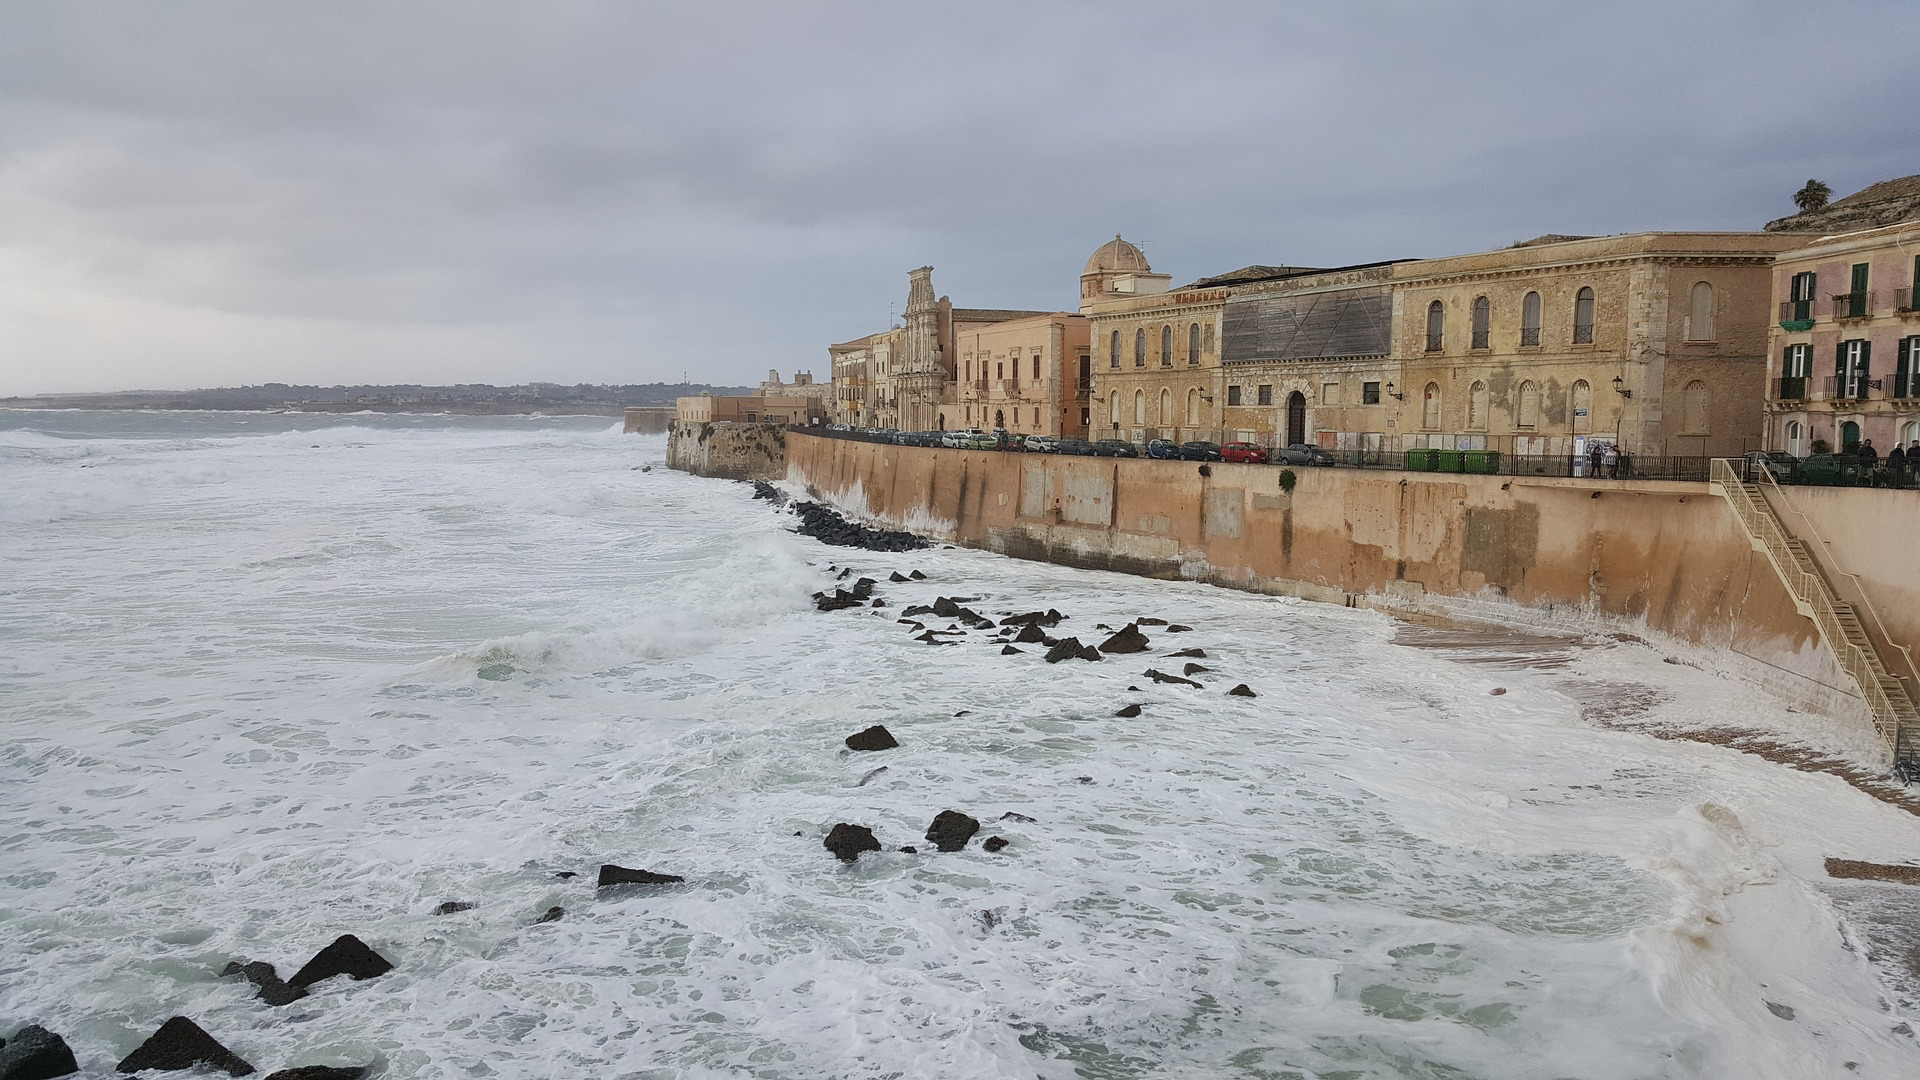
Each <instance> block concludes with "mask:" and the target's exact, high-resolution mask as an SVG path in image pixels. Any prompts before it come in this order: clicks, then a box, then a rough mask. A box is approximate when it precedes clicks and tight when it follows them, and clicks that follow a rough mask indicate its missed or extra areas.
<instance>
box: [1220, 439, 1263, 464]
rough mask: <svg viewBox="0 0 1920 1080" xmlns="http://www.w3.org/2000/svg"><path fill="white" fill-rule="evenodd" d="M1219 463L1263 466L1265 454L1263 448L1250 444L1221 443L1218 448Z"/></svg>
mask: <svg viewBox="0 0 1920 1080" xmlns="http://www.w3.org/2000/svg"><path fill="white" fill-rule="evenodd" d="M1220 460H1221V461H1244V462H1246V463H1247V464H1249V465H1265V464H1266V463H1267V452H1266V450H1265V449H1264V448H1262V447H1258V446H1255V445H1254V444H1252V443H1250V442H1230V443H1223V444H1222V445H1221V447H1220Z"/></svg>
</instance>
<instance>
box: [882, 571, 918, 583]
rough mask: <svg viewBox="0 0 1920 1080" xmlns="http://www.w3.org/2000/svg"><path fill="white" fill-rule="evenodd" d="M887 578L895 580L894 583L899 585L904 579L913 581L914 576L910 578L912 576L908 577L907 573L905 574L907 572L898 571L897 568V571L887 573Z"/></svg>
mask: <svg viewBox="0 0 1920 1080" xmlns="http://www.w3.org/2000/svg"><path fill="white" fill-rule="evenodd" d="M887 580H888V581H891V582H893V583H894V584H896V585H898V584H899V583H901V582H903V581H912V580H913V579H912V578H910V577H908V576H907V575H905V574H903V573H901V572H900V571H898V570H895V571H894V572H893V573H891V574H888V575H887Z"/></svg>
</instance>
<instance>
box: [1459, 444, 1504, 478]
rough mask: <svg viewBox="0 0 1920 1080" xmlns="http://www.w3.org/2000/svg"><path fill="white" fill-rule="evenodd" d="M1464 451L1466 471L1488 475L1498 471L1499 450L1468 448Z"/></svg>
mask: <svg viewBox="0 0 1920 1080" xmlns="http://www.w3.org/2000/svg"><path fill="white" fill-rule="evenodd" d="M1465 453H1466V457H1465V466H1466V471H1467V472H1470V473H1480V474H1483V475H1488V476H1490V475H1492V474H1494V473H1497V472H1499V471H1500V451H1498V450H1468V451H1466V452H1465Z"/></svg>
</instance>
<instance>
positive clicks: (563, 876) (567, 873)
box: [553, 870, 580, 881]
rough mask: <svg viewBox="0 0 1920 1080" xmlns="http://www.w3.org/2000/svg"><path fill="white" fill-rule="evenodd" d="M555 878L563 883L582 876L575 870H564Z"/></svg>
mask: <svg viewBox="0 0 1920 1080" xmlns="http://www.w3.org/2000/svg"><path fill="white" fill-rule="evenodd" d="M553 876H554V877H557V878H559V879H560V880H562V881H565V880H567V879H568V878H577V877H579V876H580V874H579V872H578V871H575V870H562V871H560V872H559V873H557V874H555V875H553Z"/></svg>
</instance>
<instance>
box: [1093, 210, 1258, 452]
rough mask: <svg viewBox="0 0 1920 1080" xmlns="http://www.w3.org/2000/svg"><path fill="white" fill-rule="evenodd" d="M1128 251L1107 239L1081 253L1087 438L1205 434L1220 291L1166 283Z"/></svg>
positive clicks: (1216, 361) (1211, 428)
mask: <svg viewBox="0 0 1920 1080" xmlns="http://www.w3.org/2000/svg"><path fill="white" fill-rule="evenodd" d="M1171 280H1172V279H1171V278H1170V277H1169V276H1168V275H1166V274H1156V273H1154V272H1153V269H1152V267H1151V266H1149V265H1148V263H1147V257H1146V255H1145V254H1144V253H1142V252H1141V250H1140V249H1139V248H1138V247H1135V246H1134V245H1132V244H1130V243H1128V242H1127V241H1125V240H1123V239H1121V238H1120V237H1118V236H1116V237H1114V238H1113V239H1112V240H1110V241H1108V242H1107V243H1106V244H1103V245H1101V247H1100V248H1099V249H1098V250H1096V251H1095V252H1094V253H1093V255H1092V256H1091V257H1090V258H1088V259H1087V265H1086V269H1085V270H1084V271H1083V272H1082V273H1081V275H1080V311H1081V313H1082V314H1084V315H1085V316H1086V317H1087V321H1088V331H1089V336H1090V339H1091V340H1090V348H1089V354H1090V355H1089V360H1090V364H1089V372H1088V373H1089V375H1090V382H1091V383H1092V386H1091V393H1090V395H1089V397H1090V401H1089V416H1088V422H1089V423H1088V434H1087V437H1088V438H1091V439H1125V440H1127V441H1129V442H1132V443H1136V444H1140V443H1145V442H1147V441H1148V440H1151V439H1173V440H1175V441H1186V440H1189V439H1204V438H1212V437H1213V436H1214V435H1215V433H1217V431H1218V430H1219V426H1220V425H1219V419H1218V417H1219V412H1218V405H1217V401H1216V397H1217V395H1216V393H1215V391H1216V390H1217V389H1218V378H1217V376H1218V374H1219V367H1220V317H1221V312H1222V310H1223V309H1224V306H1225V304H1226V299H1227V290H1226V288H1224V287H1219V286H1210V287H1198V286H1196V287H1189V288H1184V289H1169V288H1168V283H1169V282H1170V281H1171Z"/></svg>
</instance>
